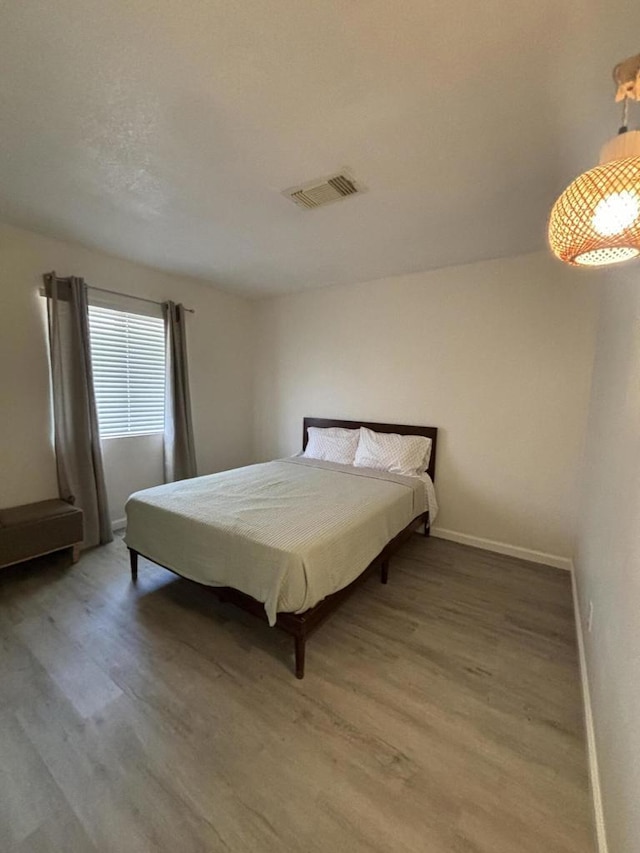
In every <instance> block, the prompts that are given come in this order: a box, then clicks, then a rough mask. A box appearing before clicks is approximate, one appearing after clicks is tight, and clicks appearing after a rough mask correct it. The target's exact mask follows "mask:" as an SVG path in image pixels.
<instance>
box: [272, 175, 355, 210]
mask: <svg viewBox="0 0 640 853" xmlns="http://www.w3.org/2000/svg"><path fill="white" fill-rule="evenodd" d="M363 191H364V187H362V186H360V185H359V184H357V183H356V182H355V181H354V179H353V178H352V177H350V176H349V175H346V174H345V173H344V172H343V173H341V174H339V175H332V176H331V177H330V178H323V179H320V180H317V181H313V182H311V183H309V184H304V185H303V186H300V187H292V188H291V189H288V190H284V192H283V195H285V196H287V198H290V199H291V201H293V202H295V204H297V205H298V207H305V208H309V209H310V208H312V207H322V206H323V205H325V204H331V203H332V202H334V201H340V199H342V198H346V197H347V196H350V195H356V194H358V193H361V192H363Z"/></svg>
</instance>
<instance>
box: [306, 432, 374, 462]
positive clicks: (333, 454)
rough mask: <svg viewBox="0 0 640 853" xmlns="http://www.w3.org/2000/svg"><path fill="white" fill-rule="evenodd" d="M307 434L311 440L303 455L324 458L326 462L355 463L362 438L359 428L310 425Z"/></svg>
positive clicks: (310, 457)
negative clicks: (359, 441) (359, 440)
mask: <svg viewBox="0 0 640 853" xmlns="http://www.w3.org/2000/svg"><path fill="white" fill-rule="evenodd" d="M307 435H308V437H309V440H308V442H307V446H306V448H305V451H304V453H303V454H302V455H303V456H306V457H308V458H309V459H324V461H325V462H339V463H341V464H342V465H353V460H354V459H355V456H356V449H357V447H358V439H359V438H360V430H359V429H342V428H341V427H327V428H324V429H323V428H321V427H309V428H308V430H307Z"/></svg>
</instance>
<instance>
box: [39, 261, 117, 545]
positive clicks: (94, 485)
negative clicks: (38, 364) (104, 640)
mask: <svg viewBox="0 0 640 853" xmlns="http://www.w3.org/2000/svg"><path fill="white" fill-rule="evenodd" d="M44 283H45V293H46V296H47V316H48V321H49V352H50V364H51V387H52V397H53V423H54V441H55V452H56V467H57V474H58V489H59V492H60V497H61V498H62V499H63V500H66V501H69V502H70V503H75V504H76V505H77V506H78V507H80V509H81V510H82V512H83V516H84V541H83V547H85V548H88V547H90V546H92V545H99V544H103V543H105V542H110V541H111V540H112V539H113V535H112V533H111V523H110V520H109V507H108V504H107V491H106V488H105V481H104V470H103V467H102V448H101V445H100V433H99V431H98V415H97V411H96V401H95V394H94V390H93V376H92V370H91V348H90V341H89V319H88V309H87V286H86V284H85V282H84V280H83V279H81V278H75V277H72V278H57V277H56V275H55V273H48V274H47V275H45V276H44Z"/></svg>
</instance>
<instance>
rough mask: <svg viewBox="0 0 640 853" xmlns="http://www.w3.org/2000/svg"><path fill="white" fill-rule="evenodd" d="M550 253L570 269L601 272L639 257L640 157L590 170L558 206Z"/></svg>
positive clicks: (553, 215)
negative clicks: (598, 268)
mask: <svg viewBox="0 0 640 853" xmlns="http://www.w3.org/2000/svg"><path fill="white" fill-rule="evenodd" d="M549 245H550V246H551V250H552V252H553V253H554V254H555V255H556V256H557V257H558V258H560V260H562V261H565V262H566V263H568V264H576V265H585V266H601V265H604V264H615V263H619V262H620V261H626V260H629V259H630V258H634V257H636V255H638V254H640V157H628V158H625V159H622V160H613V161H611V162H609V163H604V164H602V165H601V166H596V167H595V168H593V169H589V171H588V172H585V173H584V174H583V175H580V177H578V178H576V179H575V181H574V182H573V183H572V184H570V185H569V186H568V187H567V189H566V190H565V191H564V192H563V193H562V195H561V196H560V198H559V199H558V200H557V201H556V203H555V205H554V206H553V209H552V211H551V218H550V220H549Z"/></svg>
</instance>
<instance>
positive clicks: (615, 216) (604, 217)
mask: <svg viewBox="0 0 640 853" xmlns="http://www.w3.org/2000/svg"><path fill="white" fill-rule="evenodd" d="M639 214H640V200H639V199H638V196H637V195H636V193H634V192H631V191H630V190H621V191H620V192H617V193H611V195H608V196H606V198H603V199H601V200H600V201H599V202H598V204H597V205H596V208H595V210H594V213H593V219H592V220H591V224H592V225H593V228H594V230H595V231H597V232H598V234H600V235H601V236H602V237H612V236H613V235H614V234H621V233H622V232H623V231H624V230H625V228H628V227H629V226H630V225H633V223H634V222H635V221H636V219H637V218H638V215H639Z"/></svg>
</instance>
